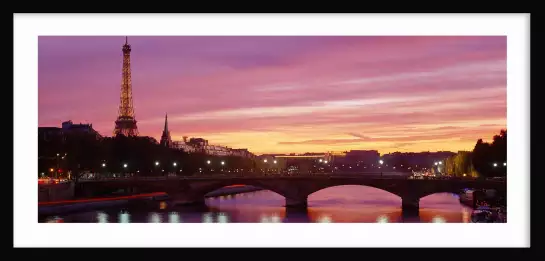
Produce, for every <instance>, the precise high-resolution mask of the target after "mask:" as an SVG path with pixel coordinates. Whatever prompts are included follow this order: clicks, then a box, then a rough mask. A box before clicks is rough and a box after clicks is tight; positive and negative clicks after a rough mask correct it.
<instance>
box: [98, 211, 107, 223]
mask: <svg viewBox="0 0 545 261" xmlns="http://www.w3.org/2000/svg"><path fill="white" fill-rule="evenodd" d="M97 221H98V223H108V214H106V213H104V212H98V213H97Z"/></svg>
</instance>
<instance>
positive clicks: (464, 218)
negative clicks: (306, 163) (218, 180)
mask: <svg viewBox="0 0 545 261" xmlns="http://www.w3.org/2000/svg"><path fill="white" fill-rule="evenodd" d="M366 189H368V188H365V187H357V188H355V189H353V188H345V187H336V188H332V189H326V190H323V191H320V192H319V193H316V195H311V197H309V207H308V208H307V209H291V208H285V207H284V204H285V199H284V198H283V197H282V196H280V195H278V194H276V193H273V192H270V191H257V192H250V193H244V194H239V195H235V196H229V197H227V196H219V197H215V198H208V199H207V200H206V205H205V204H203V205H197V206H175V205H171V204H168V202H164V201H161V202H155V203H153V204H133V205H128V206H125V207H123V208H119V207H112V208H105V209H101V210H98V211H96V210H93V211H87V212H78V213H72V214H65V215H59V216H49V217H42V218H40V222H49V223H57V222H59V221H55V220H63V221H64V222H72V223H93V222H97V223H108V222H118V223H162V222H168V223H182V222H183V223H233V222H234V223H240V222H253V223H259V222H262V223H309V222H316V223H354V222H363V223H397V222H403V223H418V222H433V223H443V222H471V221H470V213H471V210H470V209H469V208H466V207H464V206H462V205H461V204H460V203H459V201H458V200H457V199H456V197H454V196H453V195H449V194H437V195H432V196H429V197H426V198H425V199H423V200H421V201H420V212H419V213H416V214H415V215H412V216H411V215H405V214H403V213H402V211H401V208H400V207H401V200H400V199H399V198H398V197H395V196H393V195H390V194H389V193H387V192H383V191H378V192H377V190H372V189H371V190H366ZM362 191H363V192H362ZM322 192H323V193H322ZM110 217H113V218H110ZM61 222H62V221H61Z"/></svg>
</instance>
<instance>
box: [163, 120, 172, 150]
mask: <svg viewBox="0 0 545 261" xmlns="http://www.w3.org/2000/svg"><path fill="white" fill-rule="evenodd" d="M167 117H168V116H167V115H166V114H165V128H164V129H163V134H162V135H161V145H163V146H166V147H169V148H170V147H171V146H172V139H171V138H170V131H168V121H167Z"/></svg>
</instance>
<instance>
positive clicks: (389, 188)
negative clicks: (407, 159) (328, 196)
mask: <svg viewBox="0 0 545 261" xmlns="http://www.w3.org/2000/svg"><path fill="white" fill-rule="evenodd" d="M342 186H360V187H363V188H365V187H367V188H373V189H376V190H378V191H383V192H387V193H388V194H390V195H395V196H397V197H398V198H402V197H403V196H402V194H401V191H400V190H399V187H398V186H395V185H393V186H387V185H384V184H377V183H361V182H341V183H334V184H324V185H320V186H316V187H313V188H312V190H310V191H308V192H307V193H308V194H307V195H308V196H311V195H313V194H315V193H317V192H320V191H323V190H325V189H329V188H335V187H342Z"/></svg>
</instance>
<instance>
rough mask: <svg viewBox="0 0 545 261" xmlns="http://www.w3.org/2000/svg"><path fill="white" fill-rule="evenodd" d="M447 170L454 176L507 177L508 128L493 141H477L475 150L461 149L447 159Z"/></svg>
mask: <svg viewBox="0 0 545 261" xmlns="http://www.w3.org/2000/svg"><path fill="white" fill-rule="evenodd" d="M445 172H446V173H447V174H448V175H452V176H459V177H464V176H469V177H505V176H506V175H507V130H501V131H500V133H499V134H498V135H494V137H493V139H492V142H490V143H488V142H484V141H483V140H482V139H479V140H478V141H477V144H475V147H474V148H473V151H460V152H458V153H457V154H456V155H453V156H451V157H448V158H447V159H446V160H445Z"/></svg>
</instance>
